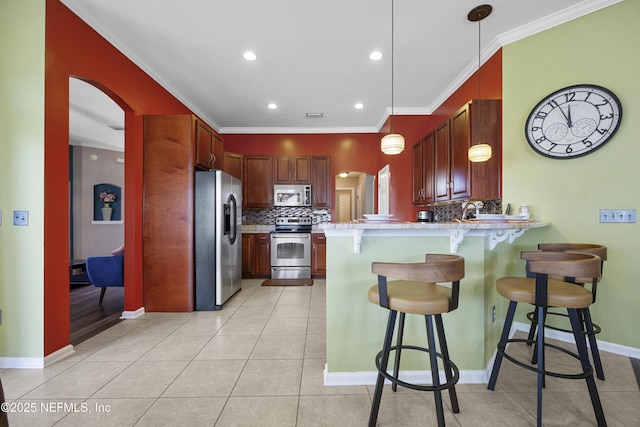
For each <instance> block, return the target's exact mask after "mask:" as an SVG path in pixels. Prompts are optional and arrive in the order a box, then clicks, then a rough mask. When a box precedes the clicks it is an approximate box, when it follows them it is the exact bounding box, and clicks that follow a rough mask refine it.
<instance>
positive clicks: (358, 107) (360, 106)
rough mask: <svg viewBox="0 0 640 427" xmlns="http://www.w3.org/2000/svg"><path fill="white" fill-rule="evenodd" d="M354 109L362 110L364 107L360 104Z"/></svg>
mask: <svg viewBox="0 0 640 427" xmlns="http://www.w3.org/2000/svg"><path fill="white" fill-rule="evenodd" d="M353 108H355V109H356V110H362V109H363V108H364V105H363V104H362V102H358V103H356V105H354V106H353Z"/></svg>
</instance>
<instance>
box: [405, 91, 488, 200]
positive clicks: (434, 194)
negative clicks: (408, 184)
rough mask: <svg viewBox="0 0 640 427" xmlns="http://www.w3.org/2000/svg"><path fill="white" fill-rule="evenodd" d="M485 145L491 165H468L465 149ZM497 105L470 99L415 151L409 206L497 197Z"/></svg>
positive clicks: (415, 146)
mask: <svg viewBox="0 0 640 427" xmlns="http://www.w3.org/2000/svg"><path fill="white" fill-rule="evenodd" d="M480 143H485V144H489V145H491V148H492V151H493V154H492V157H491V159H490V160H489V161H487V162H482V163H471V162H470V161H469V158H468V150H469V147H470V146H472V145H475V144H480ZM500 148H501V146H500V101H499V100H473V101H471V102H469V103H467V104H466V105H465V106H463V107H462V108H460V109H459V110H458V111H457V112H456V113H455V114H454V115H453V116H451V117H450V118H449V119H448V120H446V121H445V122H443V123H442V124H441V125H440V126H438V127H437V128H436V129H435V130H434V131H433V132H432V133H430V134H429V135H427V136H426V137H425V138H424V139H423V140H422V141H420V142H419V143H417V144H415V145H414V146H413V204H414V205H416V206H421V205H428V204H432V203H436V202H444V201H450V200H464V199H469V198H474V199H496V198H499V197H500V174H501V167H500V158H501V155H500V151H501V150H500Z"/></svg>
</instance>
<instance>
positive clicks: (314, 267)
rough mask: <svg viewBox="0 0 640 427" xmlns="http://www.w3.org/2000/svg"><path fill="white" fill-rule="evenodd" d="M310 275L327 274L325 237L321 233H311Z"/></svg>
mask: <svg viewBox="0 0 640 427" xmlns="http://www.w3.org/2000/svg"><path fill="white" fill-rule="evenodd" d="M311 275H312V276H326V275H327V238H326V237H325V235H324V234H323V233H313V234H311Z"/></svg>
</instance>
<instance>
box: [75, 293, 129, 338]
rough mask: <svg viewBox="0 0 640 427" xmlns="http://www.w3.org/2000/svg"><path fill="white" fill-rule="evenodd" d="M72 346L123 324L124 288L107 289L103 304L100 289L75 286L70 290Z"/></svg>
mask: <svg viewBox="0 0 640 427" xmlns="http://www.w3.org/2000/svg"><path fill="white" fill-rule="evenodd" d="M69 300H70V305H71V307H70V308H71V324H70V335H71V345H78V344H80V343H81V342H83V341H84V340H86V339H88V338H91V337H92V336H94V335H96V334H97V333H99V332H102V331H104V330H105V329H107V328H110V327H111V326H113V325H115V324H116V323H118V322H121V319H120V316H121V315H122V311H123V310H124V288H107V292H106V293H105V295H104V300H103V301H102V304H98V301H99V300H100V288H96V287H95V286H93V285H90V284H87V285H80V284H73V285H71V289H70V298H69Z"/></svg>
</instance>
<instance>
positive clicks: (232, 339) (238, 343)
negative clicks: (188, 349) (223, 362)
mask: <svg viewBox="0 0 640 427" xmlns="http://www.w3.org/2000/svg"><path fill="white" fill-rule="evenodd" d="M258 338H259V335H216V336H215V337H213V338H211V340H209V342H208V343H207V344H206V345H205V346H204V347H203V348H202V350H200V353H198V355H197V356H196V357H195V359H196V360H213V359H243V360H247V359H248V358H249V356H250V355H251V352H252V351H253V348H254V347H255V345H256V342H257V341H258Z"/></svg>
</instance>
